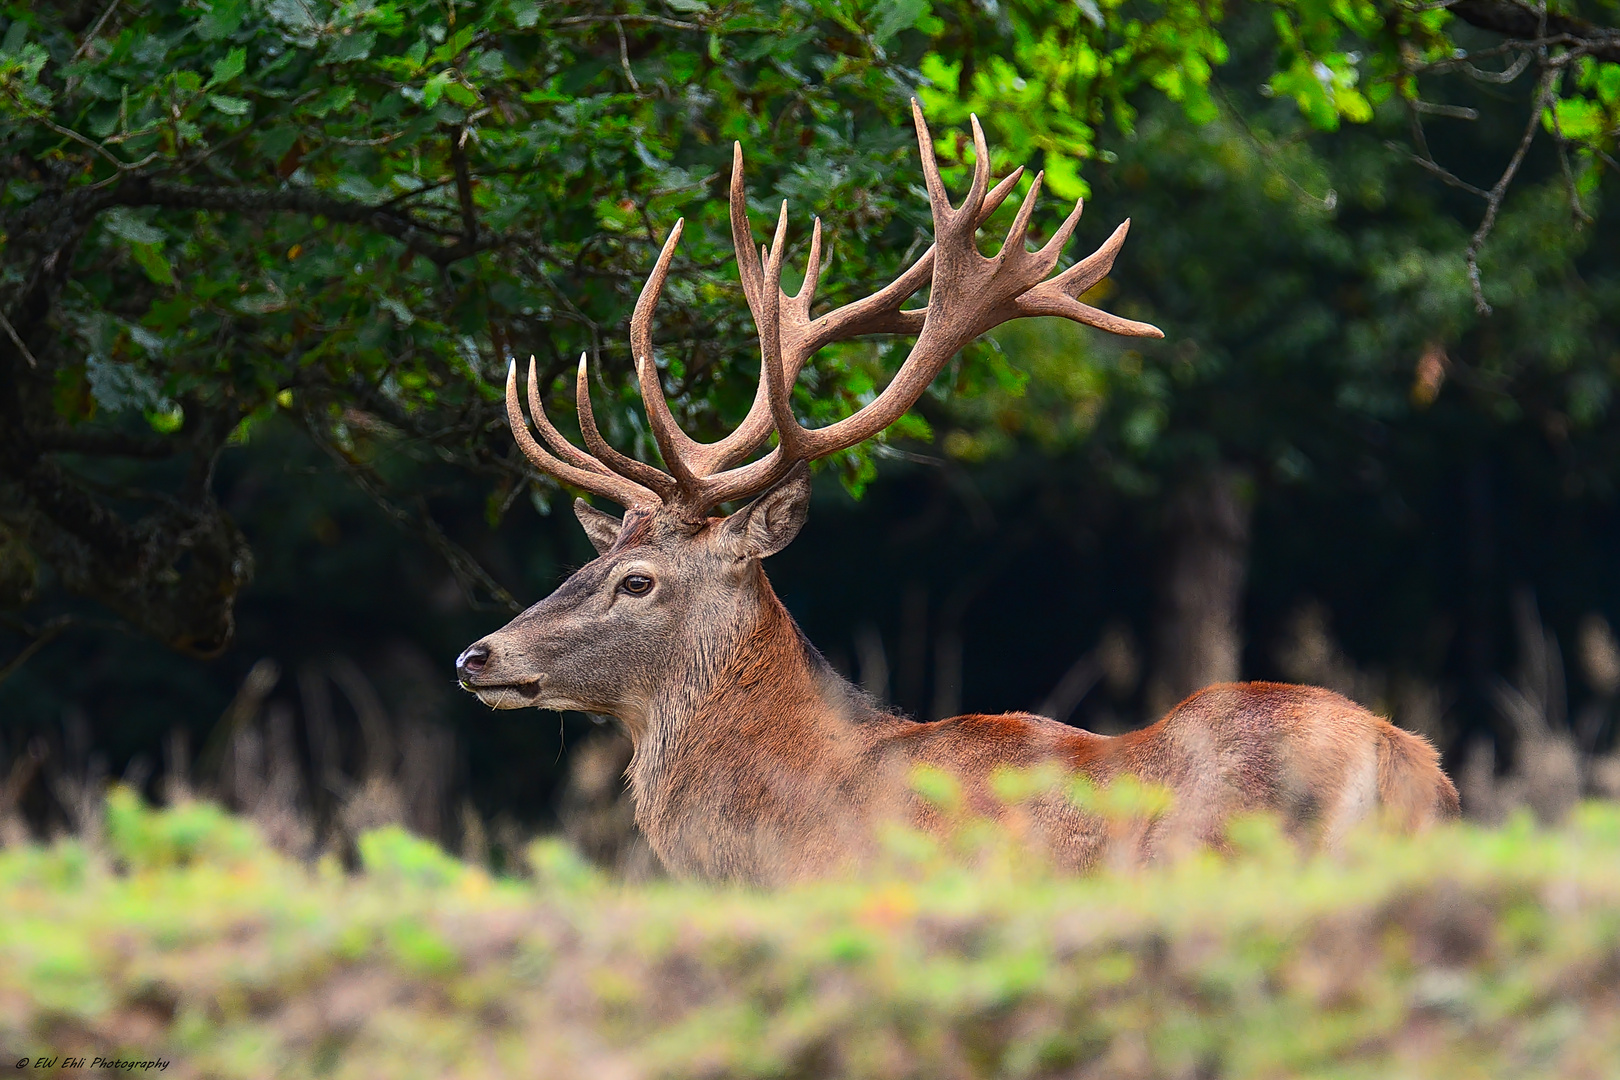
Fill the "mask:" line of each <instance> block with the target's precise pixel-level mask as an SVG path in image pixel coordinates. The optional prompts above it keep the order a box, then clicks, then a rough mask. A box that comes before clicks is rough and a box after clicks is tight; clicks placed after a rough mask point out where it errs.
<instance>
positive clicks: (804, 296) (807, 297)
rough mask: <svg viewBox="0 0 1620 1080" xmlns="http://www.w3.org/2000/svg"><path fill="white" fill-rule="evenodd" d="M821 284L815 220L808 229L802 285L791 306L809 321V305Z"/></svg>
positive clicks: (818, 223)
mask: <svg viewBox="0 0 1620 1080" xmlns="http://www.w3.org/2000/svg"><path fill="white" fill-rule="evenodd" d="M819 284H821V219H820V218H819V217H818V218H815V219H814V220H813V223H812V224H811V227H810V256H809V258H807V259H805V261H804V284H802V285H800V286H799V292H798V295H796V296H794V297H793V306H794V307H795V308H796V309H798V311H799V312H801V313H802V314H803V316H804V319H805V321H806V322H808V321H809V319H810V305H811V304H812V303H814V302H815V299H816V286H817V285H819Z"/></svg>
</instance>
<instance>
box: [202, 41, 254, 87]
mask: <svg viewBox="0 0 1620 1080" xmlns="http://www.w3.org/2000/svg"><path fill="white" fill-rule="evenodd" d="M245 70H247V50H246V49H241V48H237V49H232V50H231V51H230V52H228V53H226V54H225V55H224V56H222V57H220V58H219V59H218V60H215V61H214V77H213V78H212V79H209V80H208V85H209V86H211V87H212V86H223V85H225V84H226V83H228V82H230V81H231V80H232V79H236V78H240V77H241V74H242V72H243V71H245Z"/></svg>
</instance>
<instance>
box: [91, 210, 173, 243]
mask: <svg viewBox="0 0 1620 1080" xmlns="http://www.w3.org/2000/svg"><path fill="white" fill-rule="evenodd" d="M102 221H103V222H104V223H105V224H106V226H107V231H108V232H110V233H112V234H113V235H114V236H117V237H121V238H122V239H125V240H128V241H129V242H130V243H132V244H161V243H163V241H165V240H167V239H168V234H167V233H165V232H164V231H163V230H162V229H160V228H158V227H157V226H156V225H149V224H147V223H146V222H144V221H142V220H141V219H140V218H138V217H136V216H135V215H134V213H132V212H131V211H130V210H129V209H128V208H127V207H123V206H115V207H113V208H112V209H111V210H108V211H107V213H106V215H105V216H104V217H103V218H102Z"/></svg>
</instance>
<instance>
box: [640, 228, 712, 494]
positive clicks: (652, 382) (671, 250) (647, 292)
mask: <svg viewBox="0 0 1620 1080" xmlns="http://www.w3.org/2000/svg"><path fill="white" fill-rule="evenodd" d="M685 226H686V219H685V218H680V219H678V220H677V221H676V222H675V227H674V228H673V229H671V230H670V231H669V239H667V240H665V241H664V249H663V250H662V251H660V252H659V253H658V263H657V265H655V266H654V267H653V272H652V273H651V274H650V275H648V277H647V283H646V284H645V285H643V286H642V287H641V295H640V296H639V297H637V298H636V309H635V312H634V313H633V314H632V315H631V316H630V352H631V355H632V358H633V359H634V361H635V365H636V379H637V381H639V382H640V383H641V401H642V404H643V405H644V406H645V407H646V410H647V424H648V426H649V427H651V428H652V433H653V440H654V441H655V442H657V443H658V452H659V453H660V454H662V455H663V456H664V464H665V465H668V466H669V471H670V472H671V473H672V474H674V477H675V481H676V483H678V484H680V485H681V486H682V487H690V486H691V484H692V481H693V480H694V479H696V477H695V476H694V475H693V473H692V470H691V468H690V467H689V466H688V465H687V462H686V455H687V454H688V453H690V452H691V449H692V448H693V447H695V446H696V445H697V444H696V443H695V442H694V441H693V440H692V439H691V438H689V437H688V436H687V434H686V432H684V431H682V430H681V429H680V425H678V424H677V423H675V417H674V416H673V415H671V414H670V411H669V402H667V401H665V400H664V384H663V380H662V379H661V378H660V377H659V375H658V365H657V364H656V363H655V362H654V361H653V343H652V318H653V312H654V311H655V310H656V309H657V307H658V296H659V294H660V293H661V292H663V289H664V280H665V279H666V278H667V277H668V276H669V266H670V261H671V260H672V259H674V257H675V245H676V244H678V243H680V240H681V230H682V229H683V228H685Z"/></svg>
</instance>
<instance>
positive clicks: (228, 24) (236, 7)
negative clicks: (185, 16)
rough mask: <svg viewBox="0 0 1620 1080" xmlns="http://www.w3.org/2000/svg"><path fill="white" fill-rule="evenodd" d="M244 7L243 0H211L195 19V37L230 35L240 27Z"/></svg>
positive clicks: (212, 38) (210, 39) (209, 38)
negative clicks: (204, 10)
mask: <svg viewBox="0 0 1620 1080" xmlns="http://www.w3.org/2000/svg"><path fill="white" fill-rule="evenodd" d="M246 7H247V5H246V4H245V3H244V2H243V0H213V3H212V4H211V5H210V7H209V9H208V11H206V12H204V13H203V15H202V17H201V18H199V19H198V20H197V28H196V34H197V37H199V38H201V39H202V40H203V41H218V40H220V39H221V38H228V37H230V36H231V35H232V34H234V33H236V31H237V29H238V28H239V27H241V25H242V14H243V11H244V10H245V8H246Z"/></svg>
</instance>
